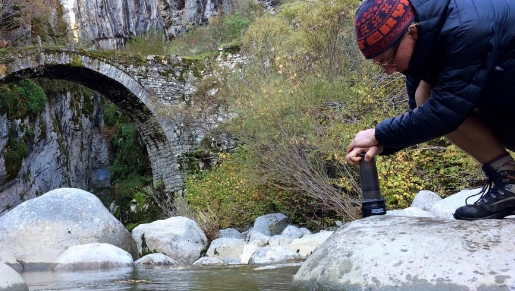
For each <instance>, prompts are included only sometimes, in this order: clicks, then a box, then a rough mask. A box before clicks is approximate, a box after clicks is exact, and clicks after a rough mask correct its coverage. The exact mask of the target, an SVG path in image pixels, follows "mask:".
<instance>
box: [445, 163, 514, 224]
mask: <svg viewBox="0 0 515 291" xmlns="http://www.w3.org/2000/svg"><path fill="white" fill-rule="evenodd" d="M483 170H485V167H483ZM487 170H489V169H487ZM485 172H486V173H487V175H488V176H489V178H488V182H487V184H486V185H485V187H483V189H482V190H481V191H480V192H479V193H478V194H475V195H472V196H469V197H468V198H467V200H468V199H469V198H471V197H474V196H477V195H481V196H480V197H479V199H478V200H477V201H476V202H475V203H474V204H468V203H467V200H465V203H466V204H467V205H465V206H462V207H460V208H458V209H456V212H454V218H456V219H463V220H476V219H493V218H497V219H501V218H504V217H506V216H509V215H512V214H513V213H515V171H500V172H495V171H486V170H485Z"/></svg>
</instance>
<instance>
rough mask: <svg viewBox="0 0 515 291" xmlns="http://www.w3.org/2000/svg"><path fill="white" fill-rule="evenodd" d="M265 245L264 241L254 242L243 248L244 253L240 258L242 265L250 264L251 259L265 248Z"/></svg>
mask: <svg viewBox="0 0 515 291" xmlns="http://www.w3.org/2000/svg"><path fill="white" fill-rule="evenodd" d="M264 246H265V244H264V243H263V242H262V241H254V242H251V243H249V244H247V245H245V246H244V247H243V252H242V254H241V256H240V262H241V263H242V264H248V263H249V260H250V257H252V255H253V254H254V253H255V252H256V251H257V250H258V249H259V248H261V247H264Z"/></svg>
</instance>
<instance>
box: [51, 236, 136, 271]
mask: <svg viewBox="0 0 515 291" xmlns="http://www.w3.org/2000/svg"><path fill="white" fill-rule="evenodd" d="M133 262H134V260H133V259H132V256H131V255H130V254H129V253H128V252H126V251H124V250H122V249H120V248H119V247H115V246H113V245H110V244H99V243H92V244H85V245H77V246H71V247H69V248H68V249H67V250H65V251H64V252H63V253H62V254H61V255H60V256H59V257H58V258H57V260H56V262H55V264H53V265H52V266H51V267H50V269H51V270H55V271H83V270H100V269H115V268H120V267H130V266H132V263H133Z"/></svg>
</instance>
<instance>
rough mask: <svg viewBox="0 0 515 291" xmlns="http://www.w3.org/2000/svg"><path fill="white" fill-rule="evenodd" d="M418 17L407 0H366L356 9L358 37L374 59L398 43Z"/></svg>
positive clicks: (360, 44) (360, 43) (361, 47)
mask: <svg viewBox="0 0 515 291" xmlns="http://www.w3.org/2000/svg"><path fill="white" fill-rule="evenodd" d="M414 19H415V13H414V11H413V8H412V7H411V5H410V3H409V1H408V0H364V1H363V3H361V6H360V7H359V8H358V11H356V18H355V19H354V28H355V32H356V41H357V42H358V46H359V49H360V50H361V52H362V53H363V55H365V58H367V59H372V58H374V57H376V56H378V55H380V54H381V53H383V52H384V51H386V50H387V49H388V48H390V47H391V46H392V45H393V44H395V43H396V41H397V40H398V39H400V38H401V37H402V36H403V34H404V32H405V31H406V29H408V26H409V25H410V24H411V23H412V22H413V20H414Z"/></svg>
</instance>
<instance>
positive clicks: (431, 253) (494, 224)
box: [289, 216, 515, 291]
mask: <svg viewBox="0 0 515 291" xmlns="http://www.w3.org/2000/svg"><path fill="white" fill-rule="evenodd" d="M289 290H295V291H301V290H317V291H322V290H346V291H352V290H410V291H415V290H420V291H426V290H470V291H475V290H477V291H479V290H481V291H486V290H507V291H510V290H515V219H504V220H480V221H457V220H443V219H438V218H429V217H398V216H373V217H369V218H366V219H361V220H358V221H354V222H351V223H348V224H346V225H344V226H342V227H341V228H340V229H338V230H337V231H336V232H335V233H334V234H333V235H332V236H331V237H330V238H329V239H327V240H326V241H325V242H324V243H323V244H322V245H320V246H319V247H318V248H317V249H316V250H315V252H314V253H313V254H312V255H311V256H310V257H309V258H308V259H307V260H306V262H304V264H303V265H302V267H301V268H300V269H299V271H298V272H297V274H296V275H295V276H294V278H293V281H292V284H291V286H290V289H289Z"/></svg>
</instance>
